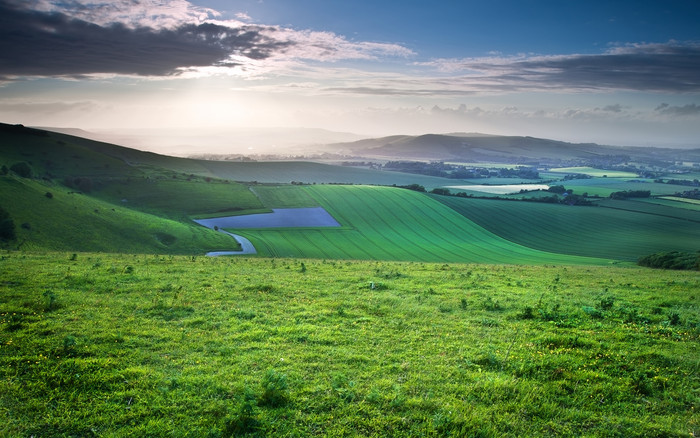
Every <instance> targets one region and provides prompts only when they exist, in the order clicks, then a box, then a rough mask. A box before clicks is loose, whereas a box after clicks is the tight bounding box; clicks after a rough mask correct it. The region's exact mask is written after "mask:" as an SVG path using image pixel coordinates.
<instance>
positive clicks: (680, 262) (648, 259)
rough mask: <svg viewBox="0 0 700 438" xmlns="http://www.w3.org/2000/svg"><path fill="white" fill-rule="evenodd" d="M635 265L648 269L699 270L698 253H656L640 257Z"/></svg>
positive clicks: (699, 258) (699, 260) (699, 256)
mask: <svg viewBox="0 0 700 438" xmlns="http://www.w3.org/2000/svg"><path fill="white" fill-rule="evenodd" d="M637 264H638V265H640V266H646V267H648V268H660V269H679V270H689V271H693V270H700V252H697V253H695V254H692V253H687V252H680V251H670V252H658V253H655V254H650V255H647V256H644V257H641V258H640V259H639V260H638V261H637Z"/></svg>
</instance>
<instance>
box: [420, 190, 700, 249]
mask: <svg viewBox="0 0 700 438" xmlns="http://www.w3.org/2000/svg"><path fill="white" fill-rule="evenodd" d="M433 198H434V199H435V200H437V201H439V202H441V203H443V204H445V205H447V206H449V207H451V208H453V209H454V210H455V211H457V212H459V213H460V214H462V215H464V216H465V217H466V218H468V219H469V220H472V221H474V222H475V223H477V224H479V225H480V226H482V227H484V228H485V229H487V230H489V231H490V232H492V233H494V234H497V235H499V236H501V237H502V238H504V239H507V240H509V241H512V242H515V243H518V244H520V245H525V246H527V247H530V248H536V249H539V250H541V251H549V252H555V253H562V254H571V255H579V256H587V257H608V258H612V259H618V260H630V261H633V260H637V258H639V257H640V256H643V255H647V254H651V253H656V252H660V251H670V250H678V251H687V252H691V253H694V252H696V251H698V248H699V247H698V243H699V242H700V218H699V217H698V216H697V212H694V211H691V210H687V209H681V208H673V207H668V206H660V205H654V204H649V203H643V202H635V201H611V200H610V201H605V202H603V203H601V205H607V206H609V207H615V208H605V207H602V206H600V207H571V206H567V205H554V204H543V203H533V202H517V201H499V200H488V199H468V198H458V197H452V196H434V197H433Z"/></svg>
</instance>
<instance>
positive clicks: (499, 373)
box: [0, 252, 700, 437]
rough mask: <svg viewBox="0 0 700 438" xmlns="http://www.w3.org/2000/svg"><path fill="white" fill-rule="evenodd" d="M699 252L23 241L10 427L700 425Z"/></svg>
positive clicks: (636, 429) (0, 265)
mask: <svg viewBox="0 0 700 438" xmlns="http://www.w3.org/2000/svg"><path fill="white" fill-rule="evenodd" d="M699 294H700V277H699V276H698V273H697V272H678V271H657V270H650V269H644V268H612V267H606V268H600V267H592V266H583V267H575V266H549V267H546V266H539V267H531V266H502V265H501V266H492V265H461V264H427V263H388V262H375V261H371V262H357V261H319V260H308V259H307V260H291V259H289V260H281V259H259V258H258V259H244V258H230V257H229V258H207V257H198V258H193V257H190V256H188V257H173V256H153V255H148V256H147V255H110V254H89V253H78V254H75V255H71V254H70V253H51V254H46V253H45V254H35V253H31V252H23V253H17V252H5V253H3V254H2V257H1V258H0V416H1V418H2V421H0V436H7V437H15V436H16V437H30V436H34V437H83V436H109V437H128V436H133V437H141V436H147V437H173V436H177V437H237V436H257V437H263V436H270V437H278V436H283V437H339V436H342V437H444V436H448V437H449V436H453V437H522V436H527V437H551V436H571V437H574V436H576V437H578V436H589V437H594V436H595V437H599V436H600V437H688V436H697V435H698V434H700V414H698V411H699V410H700V399H699V398H698V396H697V395H698V391H700V380H699V379H698V375H699V374H700V368H699V367H700V363H699V362H698V357H700V325H699V324H700V318H699V317H698V315H700V309H699V308H698V296H700V295H699Z"/></svg>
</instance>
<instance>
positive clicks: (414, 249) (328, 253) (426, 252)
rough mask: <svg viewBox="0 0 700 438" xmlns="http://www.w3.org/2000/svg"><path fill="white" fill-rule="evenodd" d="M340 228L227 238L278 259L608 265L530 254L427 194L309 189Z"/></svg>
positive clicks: (263, 232) (247, 232)
mask: <svg viewBox="0 0 700 438" xmlns="http://www.w3.org/2000/svg"><path fill="white" fill-rule="evenodd" d="M299 190H306V191H308V193H309V194H310V195H311V196H313V197H314V198H315V199H316V200H317V201H318V202H319V204H320V205H321V206H323V207H324V208H325V209H326V210H327V211H328V212H329V213H330V214H331V215H332V216H333V217H334V218H335V219H336V220H337V221H338V222H339V223H340V224H341V227H339V228H326V229H308V228H305V229H295V228H285V229H267V230H265V229H258V230H250V229H246V230H236V229H231V230H228V231H232V232H235V233H236V234H240V235H242V236H244V237H246V238H248V239H250V240H251V242H253V244H254V245H255V247H256V249H257V250H258V253H259V254H260V255H263V256H273V257H300V258H321V259H325V258H328V259H359V260H400V261H433V262H479V263H498V264H549V263H553V264H598V265H600V264H609V263H611V260H609V259H605V258H582V257H576V256H569V255H562V254H553V253H547V252H543V251H538V250H534V249H531V248H527V247H525V246H522V245H518V244H516V243H513V242H510V241H508V240H506V239H503V238H501V237H499V236H497V235H495V234H493V233H491V232H489V231H487V230H485V229H484V228H482V227H481V226H479V225H476V224H475V223H473V222H472V221H470V220H468V219H466V218H465V217H464V216H462V215H460V214H459V213H457V212H456V211H454V210H452V209H451V208H449V207H447V206H445V205H442V204H441V203H439V202H437V201H436V200H434V199H432V198H431V197H429V196H426V195H425V194H421V193H417V192H413V191H410V190H404V189H397V188H390V187H372V186H305V187H299Z"/></svg>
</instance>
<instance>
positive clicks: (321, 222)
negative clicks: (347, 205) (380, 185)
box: [195, 207, 340, 229]
mask: <svg viewBox="0 0 700 438" xmlns="http://www.w3.org/2000/svg"><path fill="white" fill-rule="evenodd" d="M195 222H197V223H198V224H200V225H204V226H205V227H207V228H214V227H219V228H234V229H235V228H301V227H339V226H340V224H339V223H338V221H336V220H335V219H334V218H333V216H331V215H330V213H328V212H327V211H326V210H325V209H324V208H323V207H311V208H273V209H272V213H260V214H246V215H241V216H227V217H217V218H211V219H199V220H195Z"/></svg>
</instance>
